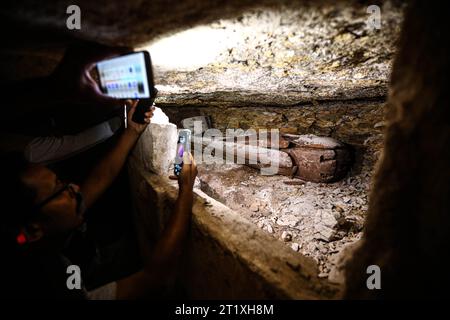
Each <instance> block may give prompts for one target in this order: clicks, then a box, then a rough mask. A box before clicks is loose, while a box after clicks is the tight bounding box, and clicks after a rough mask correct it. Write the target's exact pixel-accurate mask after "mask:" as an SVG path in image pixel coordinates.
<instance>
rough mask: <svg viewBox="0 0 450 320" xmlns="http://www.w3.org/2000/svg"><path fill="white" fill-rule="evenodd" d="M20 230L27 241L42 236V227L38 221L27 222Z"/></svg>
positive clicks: (32, 240)
mask: <svg viewBox="0 0 450 320" xmlns="http://www.w3.org/2000/svg"><path fill="white" fill-rule="evenodd" d="M21 231H22V233H23V234H24V235H25V237H26V241H27V242H28V243H31V242H36V241H38V240H40V239H41V238H42V237H43V236H44V229H43V228H42V226H41V225H40V224H39V223H35V222H34V223H30V224H28V225H27V226H26V227H24V228H22V230H21Z"/></svg>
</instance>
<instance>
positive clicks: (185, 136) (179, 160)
mask: <svg viewBox="0 0 450 320" xmlns="http://www.w3.org/2000/svg"><path fill="white" fill-rule="evenodd" d="M190 151H191V131H190V130H188V129H181V130H180V131H179V132H178V142H177V154H176V155H175V165H174V170H173V171H174V174H175V176H177V177H178V176H179V175H180V173H181V169H182V168H183V156H184V154H185V153H186V152H190Z"/></svg>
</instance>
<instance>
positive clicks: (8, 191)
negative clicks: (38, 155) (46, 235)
mask: <svg viewBox="0 0 450 320" xmlns="http://www.w3.org/2000/svg"><path fill="white" fill-rule="evenodd" d="M29 166H30V164H29V163H28V161H27V160H26V159H25V158H24V156H23V154H21V153H18V152H14V153H8V154H4V155H2V156H1V157H0V171H1V173H0V177H1V183H0V210H1V217H0V226H1V238H2V240H3V241H5V240H6V239H5V237H6V238H9V239H10V240H15V237H16V236H17V235H18V233H19V230H20V228H21V227H22V226H24V225H26V224H27V223H28V222H30V221H31V219H32V217H33V213H34V210H33V204H34V199H35V197H36V192H35V191H34V190H32V189H31V188H29V187H27V186H26V185H25V184H24V182H23V180H22V176H23V174H24V173H25V172H26V170H27V169H28V168H29Z"/></svg>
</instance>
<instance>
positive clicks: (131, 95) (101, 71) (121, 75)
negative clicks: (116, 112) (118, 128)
mask: <svg viewBox="0 0 450 320" xmlns="http://www.w3.org/2000/svg"><path fill="white" fill-rule="evenodd" d="M96 72H97V76H98V80H99V84H100V89H101V90H102V92H103V93H104V94H106V95H108V96H110V97H113V98H117V99H139V104H138V106H137V108H136V111H135V113H134V115H133V121H135V122H138V123H144V117H145V115H144V114H145V112H147V111H148V110H149V109H150V107H151V106H152V104H153V101H154V100H155V98H156V93H157V90H156V88H155V85H154V83H153V69H152V62H151V58H150V53H149V52H148V51H137V52H131V53H127V54H124V55H121V56H118V57H114V58H112V59H108V60H104V61H100V62H98V63H97V65H96Z"/></svg>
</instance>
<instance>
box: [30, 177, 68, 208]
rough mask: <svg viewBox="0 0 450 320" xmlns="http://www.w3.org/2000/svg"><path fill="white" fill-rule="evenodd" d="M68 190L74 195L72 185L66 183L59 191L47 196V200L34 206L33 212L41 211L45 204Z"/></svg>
mask: <svg viewBox="0 0 450 320" xmlns="http://www.w3.org/2000/svg"><path fill="white" fill-rule="evenodd" d="M66 190H69V191H70V192H72V193H75V190H74V189H73V184H72V183H66V184H64V185H63V186H62V188H61V189H59V190H58V191H56V192H55V193H54V194H52V195H51V196H49V197H48V198H46V199H45V200H43V201H41V202H40V203H38V204H37V205H35V206H34V209H35V210H40V209H42V207H44V206H45V205H46V204H47V203H49V202H50V201H52V200H53V199H56V198H57V197H58V196H59V195H60V194H62V193H63V192H64V191H66Z"/></svg>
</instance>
